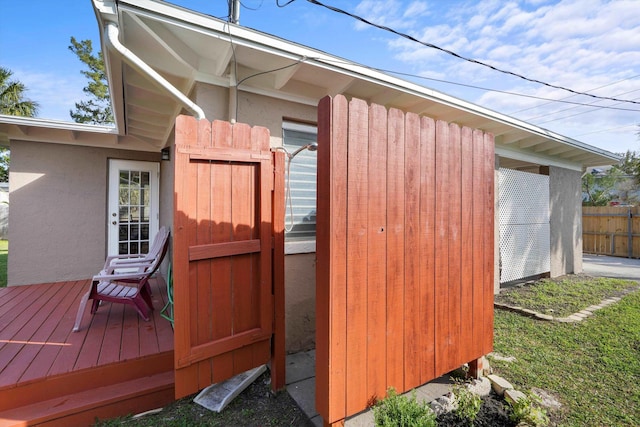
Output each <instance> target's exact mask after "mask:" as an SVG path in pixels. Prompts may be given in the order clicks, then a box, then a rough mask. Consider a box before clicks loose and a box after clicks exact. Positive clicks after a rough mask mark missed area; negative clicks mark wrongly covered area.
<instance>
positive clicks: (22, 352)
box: [0, 286, 72, 382]
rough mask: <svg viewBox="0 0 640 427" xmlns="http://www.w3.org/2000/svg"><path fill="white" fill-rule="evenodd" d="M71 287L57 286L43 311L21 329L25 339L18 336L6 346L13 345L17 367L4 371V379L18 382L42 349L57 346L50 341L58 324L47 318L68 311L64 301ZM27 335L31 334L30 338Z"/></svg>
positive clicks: (58, 315) (55, 316) (14, 362)
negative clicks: (48, 320) (14, 341)
mask: <svg viewBox="0 0 640 427" xmlns="http://www.w3.org/2000/svg"><path fill="white" fill-rule="evenodd" d="M71 289H72V287H69V286H60V287H59V288H56V289H55V291H56V293H55V295H54V296H53V297H52V298H51V299H50V300H49V301H48V302H47V304H46V305H45V306H44V307H43V309H42V311H40V312H38V313H37V316H34V317H33V318H32V319H31V320H30V321H29V322H28V323H27V324H25V325H24V327H23V328H22V329H21V330H20V334H21V335H22V336H23V339H20V337H18V339H17V340H16V341H17V342H16V343H14V344H10V345H7V347H5V348H9V347H13V349H14V351H15V353H16V354H15V357H14V358H13V360H12V362H13V363H12V364H13V365H14V366H15V367H16V368H14V369H12V370H10V371H8V372H5V371H3V373H2V375H3V376H4V381H6V382H17V381H18V380H19V379H20V378H21V377H22V375H23V373H24V372H25V371H26V370H27V369H28V368H29V366H30V365H31V363H32V362H33V361H34V359H35V357H36V356H37V355H38V353H39V352H40V351H41V350H43V349H44V348H46V347H48V346H53V347H55V346H56V344H55V343H51V342H50V341H49V337H50V336H51V334H52V333H53V331H54V329H55V326H56V325H55V324H54V323H52V322H47V321H46V319H47V318H49V317H54V318H57V317H60V315H61V314H63V313H64V312H65V311H66V309H67V308H68V307H67V306H66V305H65V304H64V302H65V300H67V298H66V297H67V294H68V293H69V291H70V290H71ZM27 335H29V337H28V338H27ZM1 352H2V351H0V353H1ZM5 356H6V354H5ZM3 357H4V356H3Z"/></svg>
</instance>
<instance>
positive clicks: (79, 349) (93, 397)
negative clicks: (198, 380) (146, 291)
mask: <svg viewBox="0 0 640 427" xmlns="http://www.w3.org/2000/svg"><path fill="white" fill-rule="evenodd" d="M151 285H152V292H153V303H154V308H155V310H154V312H153V316H152V318H151V319H150V321H148V322H145V321H144V320H143V319H141V318H140V317H139V316H138V314H137V313H136V311H135V310H134V309H133V308H132V307H126V306H124V305H122V304H113V305H112V304H110V303H103V304H102V305H101V306H100V308H99V309H98V312H97V313H96V314H95V315H94V316H91V314H90V313H89V309H90V305H91V304H87V307H86V312H85V315H84V317H83V322H82V325H81V330H80V331H79V332H76V333H73V332H71V330H72V327H73V322H74V320H75V315H76V312H77V309H78V305H79V302H80V298H81V296H82V294H83V293H84V292H86V290H87V289H88V286H89V280H81V281H73V282H64V283H49V284H40V285H31V286H18V287H10V288H1V289H0V426H13V425H33V424H44V425H88V424H91V423H92V422H93V421H94V420H95V418H96V417H100V418H107V417H114V416H118V415H126V414H127V413H135V412H141V411H143V410H146V409H152V408H156V407H159V406H162V405H164V404H166V403H168V402H171V401H172V400H173V393H174V380H173V330H172V328H171V324H170V323H169V322H168V321H167V320H165V319H163V318H162V317H161V316H160V309H161V308H162V307H163V306H164V304H165V302H166V299H167V296H166V284H165V282H164V280H163V279H162V278H157V279H153V280H152V282H151Z"/></svg>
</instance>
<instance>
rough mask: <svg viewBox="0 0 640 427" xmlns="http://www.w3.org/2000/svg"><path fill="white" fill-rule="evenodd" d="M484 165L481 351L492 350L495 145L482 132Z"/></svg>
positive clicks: (491, 139)
mask: <svg viewBox="0 0 640 427" xmlns="http://www.w3.org/2000/svg"><path fill="white" fill-rule="evenodd" d="M483 148H484V150H483V152H484V156H483V165H484V188H485V191H484V194H485V199H484V212H485V218H484V226H485V228H484V242H485V246H484V260H483V263H484V324H483V326H484V329H483V335H482V337H483V341H482V343H483V347H482V353H483V354H487V353H490V352H491V351H493V289H494V274H493V270H494V263H493V258H494V245H495V243H494V242H495V226H494V222H495V216H494V210H495V204H494V198H495V194H494V193H495V187H494V177H495V154H494V153H495V147H494V140H493V135H492V134H489V133H485V134H484V138H483Z"/></svg>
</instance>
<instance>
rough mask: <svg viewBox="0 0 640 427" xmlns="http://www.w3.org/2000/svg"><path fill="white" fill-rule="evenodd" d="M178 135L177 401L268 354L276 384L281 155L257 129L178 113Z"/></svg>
mask: <svg viewBox="0 0 640 427" xmlns="http://www.w3.org/2000/svg"><path fill="white" fill-rule="evenodd" d="M175 134H176V143H175V150H174V156H175V157H174V158H175V177H174V178H175V180H174V187H175V196H174V197H175V205H174V206H175V208H174V209H175V210H174V227H173V268H174V270H173V278H174V300H175V313H174V320H175V335H174V336H175V338H174V340H175V345H174V352H175V393H176V398H180V397H183V396H186V395H188V394H191V393H195V392H197V391H198V390H201V389H203V388H205V387H207V386H208V385H210V384H212V383H217V382H220V381H223V380H225V379H227V378H230V377H232V376H234V375H236V374H239V373H241V372H244V371H246V370H248V369H251V368H254V367H256V366H259V365H261V364H264V363H267V362H269V361H271V362H272V365H271V368H272V369H271V373H272V381H273V384H274V387H278V388H280V387H282V386H283V385H284V360H285V359H284V358H285V355H284V340H283V337H284V318H283V317H282V315H279V316H274V309H273V307H274V305H275V306H276V307H277V308H278V309H279V310H281V311H282V313H284V310H283V308H284V306H283V301H284V300H283V299H282V298H283V294H284V275H283V274H284V273H283V272H284V270H283V267H284V244H283V243H284V237H283V236H284V235H283V226H284V210H283V208H284V157H283V156H282V154H274V153H271V151H270V149H269V131H268V129H266V128H263V127H257V126H256V127H253V128H252V127H250V126H248V125H246V124H242V123H236V124H233V125H232V124H231V123H229V122H223V121H214V122H212V123H211V122H209V121H207V120H199V121H198V120H196V119H194V118H193V117H188V116H178V118H177V119H176V130H175ZM274 328H275V332H274ZM272 339H273V344H272Z"/></svg>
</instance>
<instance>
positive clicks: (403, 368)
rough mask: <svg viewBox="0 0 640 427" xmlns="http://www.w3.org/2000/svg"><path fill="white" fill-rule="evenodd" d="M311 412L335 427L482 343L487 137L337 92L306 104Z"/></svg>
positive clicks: (489, 241)
mask: <svg viewBox="0 0 640 427" xmlns="http://www.w3.org/2000/svg"><path fill="white" fill-rule="evenodd" d="M318 146H319V147H318V215H317V222H318V225H317V237H316V239H317V253H316V256H317V269H316V271H317V277H316V295H317V299H316V318H317V328H316V330H317V336H316V407H317V410H318V412H319V413H320V415H321V416H322V417H323V419H324V421H325V422H326V423H329V424H332V423H339V422H340V421H341V420H343V419H344V418H346V417H348V416H350V415H352V414H355V413H357V412H359V411H361V410H363V409H365V408H366V407H367V406H368V405H370V404H371V403H373V402H374V401H375V400H376V399H379V398H382V397H384V394H385V392H386V390H387V389H388V388H389V387H394V388H395V389H396V390H397V391H398V392H404V391H407V390H409V389H411V388H414V387H416V386H418V385H420V384H423V383H425V382H428V381H430V380H432V379H434V378H436V377H438V376H440V375H442V374H444V373H447V372H449V371H451V370H453V369H455V368H457V367H459V366H460V365H462V364H464V363H467V362H471V361H474V360H475V359H478V358H479V357H481V356H483V355H484V354H486V353H488V352H490V351H491V350H492V345H493V245H494V242H493V239H494V226H493V215H494V212H493V211H494V204H493V203H494V202H493V198H494V194H493V191H494V187H493V181H494V157H493V156H494V145H493V137H492V136H491V135H489V134H484V133H483V132H481V131H478V130H471V129H469V128H460V127H459V126H458V125H455V124H449V123H446V122H442V121H434V120H432V119H429V118H427V117H418V116H417V115H415V114H411V113H407V114H404V113H402V112H401V111H398V110H395V109H391V110H389V111H387V110H386V109H385V108H383V107H381V106H379V105H371V106H367V104H366V103H365V102H364V101H362V100H358V99H352V100H351V101H349V102H348V101H347V100H346V99H345V98H344V97H343V96H336V97H335V98H334V99H331V98H329V97H327V98H324V99H323V100H322V101H321V102H320V104H319V109H318Z"/></svg>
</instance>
